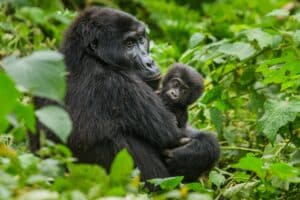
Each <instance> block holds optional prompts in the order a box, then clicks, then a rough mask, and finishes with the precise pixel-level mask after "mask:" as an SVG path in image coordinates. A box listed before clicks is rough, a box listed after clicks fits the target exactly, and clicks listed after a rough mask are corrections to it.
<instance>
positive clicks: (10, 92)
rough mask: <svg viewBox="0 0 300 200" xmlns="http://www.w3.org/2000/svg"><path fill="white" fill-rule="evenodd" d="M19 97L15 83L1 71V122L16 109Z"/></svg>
mask: <svg viewBox="0 0 300 200" xmlns="http://www.w3.org/2000/svg"><path fill="white" fill-rule="evenodd" d="M19 96H20V94H19V92H18V91H17V89H16V87H15V84H14V83H13V81H12V80H10V78H9V77H7V75H6V74H5V73H4V72H3V71H1V69H0V120H1V119H3V120H5V117H6V115H7V114H9V113H10V112H11V111H12V110H13V109H14V107H15V105H16V103H17V98H18V97H19ZM0 125H1V123H0ZM0 129H1V127H0Z"/></svg>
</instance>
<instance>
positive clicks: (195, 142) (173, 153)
mask: <svg viewBox="0 0 300 200" xmlns="http://www.w3.org/2000/svg"><path fill="white" fill-rule="evenodd" d="M180 143H181V144H182V145H181V146H179V147H176V148H173V149H168V150H166V151H165V152H164V155H165V156H166V160H165V161H166V163H167V167H168V169H169V171H170V173H171V175H172V176H184V177H185V179H184V180H185V181H194V180H195V178H196V177H199V176H201V174H202V173H203V172H205V171H208V170H210V169H211V168H212V167H213V166H214V165H215V164H216V162H217V160H218V159H219V156H220V148H219V144H218V142H217V140H216V138H215V137H214V136H213V135H212V134H207V133H202V132H198V134H193V135H191V136H190V137H185V138H182V139H181V140H180Z"/></svg>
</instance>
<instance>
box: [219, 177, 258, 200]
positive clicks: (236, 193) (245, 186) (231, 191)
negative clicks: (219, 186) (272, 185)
mask: <svg viewBox="0 0 300 200" xmlns="http://www.w3.org/2000/svg"><path fill="white" fill-rule="evenodd" d="M257 184H258V182H255V181H253V182H247V183H240V184H237V185H234V186H233V187H230V188H227V189H226V190H225V191H224V192H223V195H224V197H226V198H227V199H249V196H250V194H251V192H252V191H253V188H254V187H255V186H256V185H257ZM234 197H239V198H234Z"/></svg>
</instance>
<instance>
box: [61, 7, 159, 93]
mask: <svg viewBox="0 0 300 200" xmlns="http://www.w3.org/2000/svg"><path fill="white" fill-rule="evenodd" d="M67 37H69V38H66V41H72V38H73V39H74V40H77V42H76V43H75V44H76V47H69V48H72V50H73V51H74V48H78V49H80V50H81V51H82V50H84V51H83V53H85V54H87V55H89V57H90V58H93V59H97V62H101V63H102V65H103V66H106V67H109V68H114V69H115V70H125V71H127V72H128V71H132V72H134V73H137V75H138V76H139V77H140V78H142V79H143V80H144V81H145V82H146V83H148V84H149V85H150V86H151V87H153V88H156V87H157V86H158V83H159V80H160V70H159V68H158V67H157V66H156V64H155V62H154V61H153V59H152V58H151V57H150V55H149V40H148V38H147V36H146V28H145V25H144V24H143V23H142V22H140V21H138V20H137V19H136V18H134V17H133V16H131V15H129V14H127V13H124V12H121V11H117V10H112V9H109V8H102V9H99V8H96V7H94V8H90V9H88V10H87V11H86V12H84V14H83V15H82V16H79V17H78V18H77V20H76V21H75V22H74V23H73V26H71V28H70V29H69V31H68V33H67ZM78 38H79V39H80V40H79V41H78ZM74 40H73V41H74ZM71 44H74V42H72V43H71ZM64 46H65V48H68V45H67V44H64ZM62 51H63V53H67V51H68V50H67V49H63V50H62ZM78 59H80V58H78Z"/></svg>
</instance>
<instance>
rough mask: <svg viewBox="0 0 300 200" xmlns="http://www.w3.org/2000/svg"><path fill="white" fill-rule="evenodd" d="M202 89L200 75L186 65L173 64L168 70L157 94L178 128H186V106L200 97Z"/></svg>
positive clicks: (202, 83)
mask: <svg viewBox="0 0 300 200" xmlns="http://www.w3.org/2000/svg"><path fill="white" fill-rule="evenodd" d="M203 87H204V81H203V77H202V76H201V74H199V73H198V72H197V71H196V70H195V69H193V68H192V67H190V66H188V65H185V64H181V63H175V64H173V65H172V66H171V68H170V69H169V70H168V72H167V74H166V76H165V77H164V79H163V83H162V88H161V89H160V90H159V91H158V92H157V93H158V94H159V96H160V97H161V99H162V100H163V102H164V104H165V105H166V107H167V108H168V110H170V111H171V112H172V113H173V114H174V115H175V116H176V120H177V123H178V124H177V125H178V128H185V127H186V123H187V120H188V106H189V105H191V104H192V103H194V102H195V101H196V100H197V99H198V98H199V97H200V96H201V94H202V91H203Z"/></svg>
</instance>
